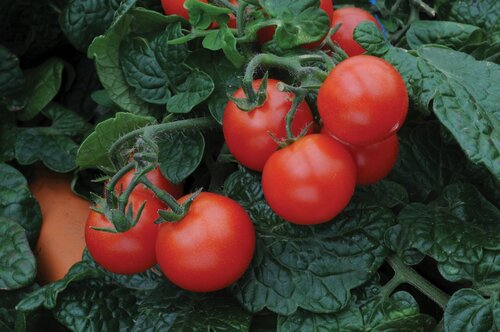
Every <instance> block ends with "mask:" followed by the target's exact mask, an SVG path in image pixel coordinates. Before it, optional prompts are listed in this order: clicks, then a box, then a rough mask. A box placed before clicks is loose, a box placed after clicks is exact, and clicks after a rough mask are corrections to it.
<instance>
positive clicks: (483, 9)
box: [448, 0, 500, 31]
mask: <svg viewBox="0 0 500 332" xmlns="http://www.w3.org/2000/svg"><path fill="white" fill-rule="evenodd" d="M499 11H500V3H499V2H498V1H496V0H481V1H477V0H462V1H456V2H453V4H452V6H451V9H450V13H449V15H448V18H449V19H450V20H451V21H456V22H460V23H467V24H472V25H476V26H478V27H481V28H484V29H486V30H489V31H491V30H494V29H499V28H500V21H499V20H498V12H499Z"/></svg>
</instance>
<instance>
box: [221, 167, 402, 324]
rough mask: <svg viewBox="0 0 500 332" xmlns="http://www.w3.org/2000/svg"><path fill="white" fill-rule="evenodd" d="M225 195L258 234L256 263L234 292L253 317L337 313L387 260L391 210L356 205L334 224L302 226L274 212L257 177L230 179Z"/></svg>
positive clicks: (245, 174) (244, 173)
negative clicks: (303, 311)
mask: <svg viewBox="0 0 500 332" xmlns="http://www.w3.org/2000/svg"><path fill="white" fill-rule="evenodd" d="M224 191H225V193H226V195H227V196H229V197H231V198H232V199H235V200H236V201H238V202H239V203H240V204H242V206H243V207H244V208H245V209H246V210H247V212H248V213H249V214H250V216H251V218H252V220H253V222H254V224H255V228H256V234H257V240H256V242H257V247H256V253H255V255H254V260H253V261H252V263H251V265H250V268H249V270H248V271H247V272H246V273H245V275H244V276H243V277H242V278H241V279H240V280H239V281H238V282H237V283H236V284H235V285H233V286H232V287H231V290H232V292H233V293H234V294H235V295H236V297H237V298H238V300H239V301H240V302H241V303H242V304H243V305H244V306H245V308H247V310H250V311H252V312H257V311H260V310H262V309H264V308H268V309H270V310H271V311H274V312H277V313H280V314H283V315H290V314H293V313H294V312H295V311H296V310H297V309H298V308H303V309H306V310H309V311H313V312H317V313H328V312H335V311H339V310H341V309H342V308H343V307H345V306H346V305H347V304H348V303H349V301H350V298H351V294H350V290H351V289H353V288H355V287H358V286H360V285H361V284H363V283H364V282H366V281H367V280H369V279H370V278H371V277H372V276H373V275H374V273H375V271H376V270H377V269H378V267H379V266H380V265H381V264H382V262H383V261H384V258H385V256H386V254H387V252H386V249H385V248H384V246H383V245H382V242H383V240H382V238H383V233H384V230H385V229H386V228H388V227H389V226H390V225H392V224H393V222H394V216H393V214H392V213H391V211H390V210H388V209H387V208H383V207H378V206H367V205H364V204H360V203H356V202H353V203H352V204H351V205H350V206H349V207H348V208H347V209H346V210H345V211H344V212H343V213H342V214H341V215H339V216H338V217H336V218H335V219H334V220H333V221H332V222H329V223H326V224H323V225H318V226H309V227H308V226H298V225H293V224H290V223H287V222H285V221H283V220H282V219H280V218H279V217H278V216H277V215H276V214H274V213H273V212H272V211H271V209H270V207H269V206H268V205H267V203H266V202H265V200H264V197H263V194H262V188H261V184H260V178H259V176H257V175H256V174H254V173H249V172H247V171H245V170H244V169H241V170H240V171H238V172H236V173H234V174H232V175H231V176H230V177H229V178H228V180H227V181H226V183H225V187H224Z"/></svg>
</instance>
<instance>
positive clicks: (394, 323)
mask: <svg viewBox="0 0 500 332" xmlns="http://www.w3.org/2000/svg"><path fill="white" fill-rule="evenodd" d="M433 325H434V319H432V317H430V316H427V315H424V314H421V313H420V310H419V307H418V303H417V302H416V301H415V299H414V298H413V297H412V296H411V295H410V294H409V293H406V292H398V293H395V294H393V295H392V296H391V297H390V298H388V299H385V300H384V298H382V296H375V297H374V298H371V299H369V300H368V301H367V302H365V303H359V302H358V303H356V302H355V301H351V303H350V304H349V306H348V307H347V308H345V309H344V310H342V311H340V312H338V313H336V314H314V313H311V312H306V311H303V310H301V311H298V312H297V313H296V314H294V315H292V316H289V317H285V316H279V318H278V332H285V331H353V332H354V331H359V332H363V331H401V332H404V331H406V332H412V331H421V332H425V331H429V330H430V329H431V327H432V326H433Z"/></svg>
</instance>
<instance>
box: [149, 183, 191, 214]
mask: <svg viewBox="0 0 500 332" xmlns="http://www.w3.org/2000/svg"><path fill="white" fill-rule="evenodd" d="M141 182H142V183H143V184H144V185H145V186H146V187H148V188H149V189H150V190H151V191H152V192H153V193H154V194H155V195H156V197H158V198H159V199H161V200H162V201H164V202H165V203H166V204H167V205H168V207H169V208H171V209H172V211H173V212H174V213H175V214H178V215H181V214H183V213H184V209H183V208H182V206H181V205H180V204H179V203H177V200H176V199H175V198H174V197H173V196H172V195H170V194H169V193H168V192H166V191H164V190H161V189H160V188H158V187H157V186H155V185H154V184H153V183H152V182H151V181H149V180H148V178H146V177H143V178H142V179H141Z"/></svg>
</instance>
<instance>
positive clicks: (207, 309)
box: [133, 285, 251, 332]
mask: <svg viewBox="0 0 500 332" xmlns="http://www.w3.org/2000/svg"><path fill="white" fill-rule="evenodd" d="M143 297H144V301H143V302H142V303H141V304H140V305H139V314H138V316H137V318H136V322H135V326H134V328H133V331H148V330H155V331H169V332H182V331H186V330H189V331H192V332H197V331H200V332H202V331H234V332H239V331H241V332H244V331H248V330H249V327H250V319H251V315H250V314H249V313H247V312H246V311H245V310H243V308H241V306H240V305H239V304H238V303H237V302H236V301H235V300H234V298H231V297H229V296H227V295H223V294H220V293H216V294H212V295H211V296H207V295H198V294H192V295H191V294H187V293H185V292H182V291H180V290H179V289H176V288H173V287H171V286H169V285H166V286H163V287H159V288H158V289H155V290H153V291H150V292H148V293H146V294H145V295H144V296H143Z"/></svg>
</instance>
